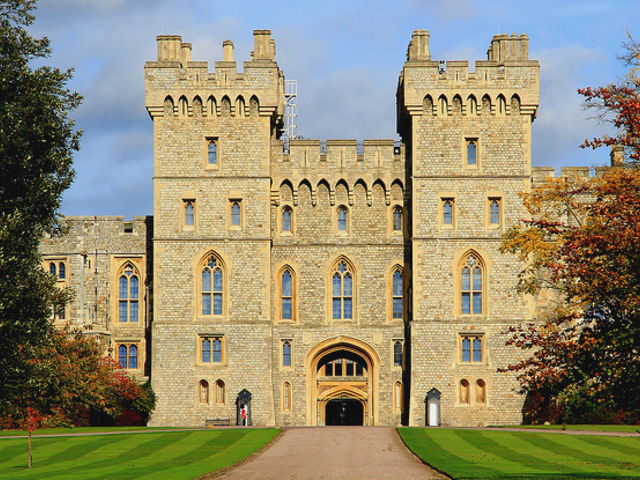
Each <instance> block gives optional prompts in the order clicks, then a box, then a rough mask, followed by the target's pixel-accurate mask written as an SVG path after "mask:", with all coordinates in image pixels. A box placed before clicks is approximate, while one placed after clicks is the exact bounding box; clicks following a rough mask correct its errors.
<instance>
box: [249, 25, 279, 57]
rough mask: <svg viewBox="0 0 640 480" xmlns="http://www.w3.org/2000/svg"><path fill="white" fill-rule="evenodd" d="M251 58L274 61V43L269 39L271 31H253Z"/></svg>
mask: <svg viewBox="0 0 640 480" xmlns="http://www.w3.org/2000/svg"><path fill="white" fill-rule="evenodd" d="M251 57H252V58H253V59H254V60H275V59H276V48H275V41H273V40H272V39H271V30H254V31H253V52H252V53H251Z"/></svg>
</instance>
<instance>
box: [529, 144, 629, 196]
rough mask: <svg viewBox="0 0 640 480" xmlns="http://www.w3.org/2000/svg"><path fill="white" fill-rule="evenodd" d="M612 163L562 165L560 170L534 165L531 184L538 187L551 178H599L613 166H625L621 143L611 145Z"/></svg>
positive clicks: (610, 156)
mask: <svg viewBox="0 0 640 480" xmlns="http://www.w3.org/2000/svg"><path fill="white" fill-rule="evenodd" d="M609 158H610V165H603V166H599V167H562V168H561V169H560V170H559V171H558V170H556V169H555V167H533V168H532V169H531V170H532V172H531V185H532V186H534V187H538V186H540V185H542V184H543V183H544V182H545V180H547V179H549V178H567V179H571V178H574V179H575V178H597V177H601V176H603V175H604V174H606V173H607V172H608V171H609V170H610V169H611V168H615V167H622V166H624V163H625V161H624V148H623V147H621V146H619V145H614V146H613V147H611V153H610V155H609Z"/></svg>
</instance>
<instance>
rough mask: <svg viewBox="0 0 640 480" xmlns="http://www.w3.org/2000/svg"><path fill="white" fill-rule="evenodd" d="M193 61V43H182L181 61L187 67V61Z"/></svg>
mask: <svg viewBox="0 0 640 480" xmlns="http://www.w3.org/2000/svg"><path fill="white" fill-rule="evenodd" d="M190 61H191V44H190V43H183V44H181V45H180V63H182V66H183V67H184V68H187V63H189V62H190Z"/></svg>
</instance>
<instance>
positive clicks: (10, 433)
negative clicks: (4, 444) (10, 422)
mask: <svg viewBox="0 0 640 480" xmlns="http://www.w3.org/2000/svg"><path fill="white" fill-rule="evenodd" d="M175 428H176V427H69V428H41V429H39V430H35V431H34V432H33V434H32V435H33V436H34V437H35V436H36V435H52V434H59V433H106V432H131V431H139V430H145V431H153V430H175ZM27 433H28V432H27V431H26V430H0V437H14V436H21V435H27Z"/></svg>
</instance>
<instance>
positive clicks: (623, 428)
mask: <svg viewBox="0 0 640 480" xmlns="http://www.w3.org/2000/svg"><path fill="white" fill-rule="evenodd" d="M566 427H567V428H566V429H567V430H593V431H596V432H636V431H638V430H640V425H566ZM493 428H533V429H540V430H562V425H497V426H493Z"/></svg>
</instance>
